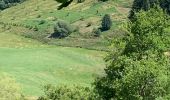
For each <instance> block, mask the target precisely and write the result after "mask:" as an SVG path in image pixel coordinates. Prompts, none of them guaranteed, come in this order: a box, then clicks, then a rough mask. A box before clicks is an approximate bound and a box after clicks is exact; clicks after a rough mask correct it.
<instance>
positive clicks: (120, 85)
mask: <svg viewBox="0 0 170 100" xmlns="http://www.w3.org/2000/svg"><path fill="white" fill-rule="evenodd" d="M135 16H136V20H135V21H133V22H131V21H129V22H128V23H127V25H125V26H126V31H127V36H126V37H124V38H123V39H119V40H117V41H116V42H115V43H113V44H112V45H113V46H114V48H115V49H114V51H112V52H111V53H110V54H109V56H108V57H107V58H106V61H107V62H108V66H107V68H106V69H105V73H106V75H105V76H103V77H100V78H98V79H96V82H95V89H96V91H97V93H98V94H99V95H100V97H101V98H103V99H104V100H111V99H113V100H158V99H160V100H165V98H167V97H168V95H169V93H170V92H169V85H170V81H169V78H170V69H169V65H170V62H169V57H167V56H166V55H165V54H164V52H166V51H168V50H169V44H170V40H169V38H170V35H169V33H168V32H166V31H165V30H166V29H167V28H168V27H169V25H170V24H169V20H168V19H169V17H167V14H165V13H164V11H163V10H162V9H160V8H159V7H158V8H153V9H150V10H148V11H147V12H145V11H140V12H139V13H137V14H136V15H135Z"/></svg>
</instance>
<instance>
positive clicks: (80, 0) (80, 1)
mask: <svg viewBox="0 0 170 100" xmlns="http://www.w3.org/2000/svg"><path fill="white" fill-rule="evenodd" d="M84 1H85V0H77V3H82V2H84Z"/></svg>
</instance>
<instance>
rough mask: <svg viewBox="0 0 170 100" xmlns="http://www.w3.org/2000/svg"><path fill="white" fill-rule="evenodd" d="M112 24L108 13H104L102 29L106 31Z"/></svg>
mask: <svg viewBox="0 0 170 100" xmlns="http://www.w3.org/2000/svg"><path fill="white" fill-rule="evenodd" d="M111 26H112V20H111V18H110V15H108V14H106V15H104V17H103V19H102V30H103V31H107V30H109V29H110V28H111Z"/></svg>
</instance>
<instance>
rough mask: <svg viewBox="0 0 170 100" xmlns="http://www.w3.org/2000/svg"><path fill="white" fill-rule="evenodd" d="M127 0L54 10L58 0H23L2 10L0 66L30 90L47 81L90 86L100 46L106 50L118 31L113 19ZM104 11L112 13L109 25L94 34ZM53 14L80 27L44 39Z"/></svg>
mask: <svg viewBox="0 0 170 100" xmlns="http://www.w3.org/2000/svg"><path fill="white" fill-rule="evenodd" d="M131 1H132V0H129V1H126V0H110V1H108V2H98V0H86V1H85V2H84V3H80V4H77V3H75V2H74V3H72V4H71V5H70V6H68V7H67V8H64V9H62V10H57V8H58V6H59V5H60V4H59V3H57V2H56V1H55V0H27V1H25V2H24V3H22V4H18V5H16V6H13V7H11V8H9V9H6V10H3V11H1V12H0V70H1V71H3V72H6V73H8V74H9V75H11V76H12V77H14V78H15V79H16V81H17V82H18V83H20V85H21V87H22V89H23V93H24V94H26V95H30V96H38V95H40V94H41V93H42V91H41V88H42V86H43V85H45V84H48V83H50V84H69V85H71V84H80V85H83V86H90V83H91V82H93V80H94V77H95V76H96V75H98V74H102V73H103V68H104V67H105V63H104V61H103V57H104V56H105V52H102V51H101V50H108V48H107V47H108V46H109V45H110V40H112V39H113V38H114V37H115V38H116V37H117V35H119V33H120V32H119V27H118V25H120V24H121V23H122V22H123V21H125V20H126V17H127V15H128V11H129V7H130V5H131ZM97 12H99V13H97ZM104 14H110V15H111V18H112V21H113V25H112V28H111V30H109V31H106V32H103V33H102V35H101V36H100V37H97V38H96V37H94V36H93V34H92V30H93V28H96V27H100V25H101V19H102V17H103V16H104ZM58 19H61V20H65V21H68V22H70V23H71V24H72V25H73V26H74V27H77V28H78V29H79V32H76V33H73V34H71V35H70V36H69V37H67V38H64V39H47V36H48V35H50V34H52V32H53V25H54V23H55V22H56V21H57V20H58ZM42 22H43V23H42ZM89 23H90V24H91V26H89V27H87V25H88V24H89ZM35 28H37V30H35ZM115 34H116V36H115ZM44 43H45V44H44ZM75 47H76V48H75ZM77 47H80V48H77ZM83 48H84V49H83ZM85 48H86V49H85ZM90 49H94V50H98V51H94V50H90Z"/></svg>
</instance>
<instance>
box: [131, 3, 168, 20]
mask: <svg viewBox="0 0 170 100" xmlns="http://www.w3.org/2000/svg"><path fill="white" fill-rule="evenodd" d="M155 5H159V6H160V7H161V8H162V9H164V10H165V11H167V13H168V14H170V0H134V1H133V5H132V10H131V12H130V15H129V18H130V19H133V18H134V14H135V12H139V11H140V10H145V11H147V10H149V9H150V8H153V7H154V6H155Z"/></svg>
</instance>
